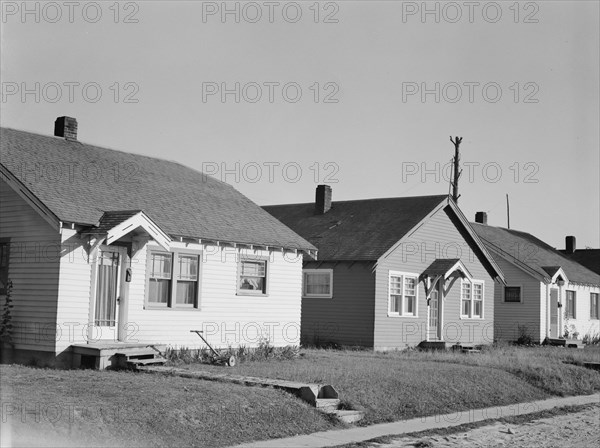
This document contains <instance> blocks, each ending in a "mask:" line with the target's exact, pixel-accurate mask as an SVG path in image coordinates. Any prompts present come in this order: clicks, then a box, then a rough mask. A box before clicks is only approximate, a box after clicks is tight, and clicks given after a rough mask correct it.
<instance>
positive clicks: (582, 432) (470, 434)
mask: <svg viewBox="0 0 600 448" xmlns="http://www.w3.org/2000/svg"><path fill="white" fill-rule="evenodd" d="M368 446H369V447H370V448H400V447H423V448H424V447H435V448H437V447H440V448H443V447H459V446H460V447H467V448H469V447H511V448H513V447H523V448H525V447H527V448H529V447H541V448H551V447H557V448H559V447H560V448H565V447H573V448H588V447H590V448H592V447H593V448H596V447H598V446H600V406H595V407H592V408H590V409H586V410H584V411H580V412H574V413H570V414H563V415H558V416H554V417H549V418H543V419H539V420H533V421H531V422H527V423H522V424H518V425H511V424H506V423H494V424H492V425H488V426H482V427H480V428H477V429H473V430H469V431H466V432H460V433H456V434H450V435H446V436H427V437H401V438H398V439H396V440H394V441H392V442H390V443H373V444H370V445H368Z"/></svg>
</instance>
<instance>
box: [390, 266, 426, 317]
mask: <svg viewBox="0 0 600 448" xmlns="http://www.w3.org/2000/svg"><path fill="white" fill-rule="evenodd" d="M418 285H419V284H418V276H416V275H412V274H390V276H389V284H388V288H389V294H388V301H389V311H388V312H389V313H390V314H393V315H398V316H416V315H417V289H418Z"/></svg>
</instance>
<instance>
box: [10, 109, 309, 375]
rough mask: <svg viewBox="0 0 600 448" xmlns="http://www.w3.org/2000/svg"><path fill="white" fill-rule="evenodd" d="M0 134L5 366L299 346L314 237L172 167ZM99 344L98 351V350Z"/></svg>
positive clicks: (73, 127) (64, 124)
mask: <svg viewBox="0 0 600 448" xmlns="http://www.w3.org/2000/svg"><path fill="white" fill-rule="evenodd" d="M54 134H55V135H54V136H43V135H38V134H32V133H29V132H24V131H19V130H14V129H5V128H3V129H2V147H1V148H2V149H1V156H2V157H1V159H0V160H1V164H0V173H1V179H0V255H1V256H0V260H1V266H0V301H1V303H4V297H3V296H2V295H3V294H4V295H5V294H6V285H7V282H8V280H11V281H12V285H13V288H12V299H13V303H14V308H13V310H12V323H13V326H14V328H13V335H12V336H13V337H12V340H13V341H12V342H13V346H12V350H9V349H8V348H9V346H8V345H7V344H5V345H4V350H3V356H4V357H7V356H9V354H10V355H11V356H12V360H16V361H18V362H27V361H30V360H32V359H34V360H36V361H37V362H39V363H43V364H48V365H56V366H71V365H77V364H78V363H79V362H80V356H79V355H81V354H85V353H88V354H89V353H90V352H89V350H88V351H86V350H85V349H86V347H90V348H93V347H107V346H117V347H121V346H125V345H129V346H136V344H162V345H168V346H173V347H181V346H186V347H191V348H197V347H200V346H203V345H204V344H203V343H202V341H201V340H200V339H199V338H198V336H197V335H196V334H193V333H191V332H190V331H191V330H203V331H204V332H205V333H204V335H205V336H206V338H207V339H208V341H209V343H211V345H215V346H217V347H225V346H240V345H245V346H256V345H257V344H258V343H259V342H260V341H261V340H268V341H269V342H270V344H272V345H275V346H285V345H298V344H299V340H300V306H301V288H302V285H301V284H302V261H303V257H304V256H306V255H309V256H311V257H314V256H316V249H315V247H314V246H313V245H311V244H310V243H308V242H307V241H305V240H304V239H303V238H301V237H299V236H298V235H297V234H295V233H294V232H293V231H291V230H290V229H289V228H287V227H286V226H284V225H283V224H282V223H280V222H279V221H278V220H277V219H275V218H273V217H272V216H271V215H270V214H268V213H267V212H265V211H264V210H262V209H261V208H260V207H259V206H257V205H256V204H254V203H253V202H252V201H250V200H249V199H248V198H246V197H245V196H243V195H242V194H240V193H239V192H238V191H236V190H235V189H234V188H233V187H232V186H230V185H228V184H226V183H223V182H220V181H218V180H215V179H213V178H211V177H208V176H206V175H204V174H202V173H200V172H198V171H195V170H193V169H191V168H188V167H185V166H183V165H180V164H178V163H175V162H170V161H166V160H160V159H155V158H150V157H146V156H141V155H137V154H131V153H126V152H121V151H115V150H111V149H106V148H101V147H97V146H92V145H89V144H84V143H81V142H79V141H78V140H77V122H76V121H75V119H73V118H69V117H61V118H59V119H57V120H56V123H55V133H54ZM94 344H96V345H94Z"/></svg>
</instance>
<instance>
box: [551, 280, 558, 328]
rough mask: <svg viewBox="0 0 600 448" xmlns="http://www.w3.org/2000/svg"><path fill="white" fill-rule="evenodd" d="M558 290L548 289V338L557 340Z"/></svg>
mask: <svg viewBox="0 0 600 448" xmlns="http://www.w3.org/2000/svg"><path fill="white" fill-rule="evenodd" d="M558 328H559V327H558V289H555V288H551V289H550V337H552V338H558V337H559V336H560V335H559V334H558Z"/></svg>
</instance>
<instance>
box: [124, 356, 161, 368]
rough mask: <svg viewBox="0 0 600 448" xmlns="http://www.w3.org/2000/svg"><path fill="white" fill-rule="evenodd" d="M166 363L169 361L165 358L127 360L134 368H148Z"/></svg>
mask: <svg viewBox="0 0 600 448" xmlns="http://www.w3.org/2000/svg"><path fill="white" fill-rule="evenodd" d="M165 362H167V360H166V359H165V358H163V357H162V356H156V357H154V358H145V359H129V360H127V364H132V365H134V366H139V365H143V366H146V365H149V364H164V363H165Z"/></svg>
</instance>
